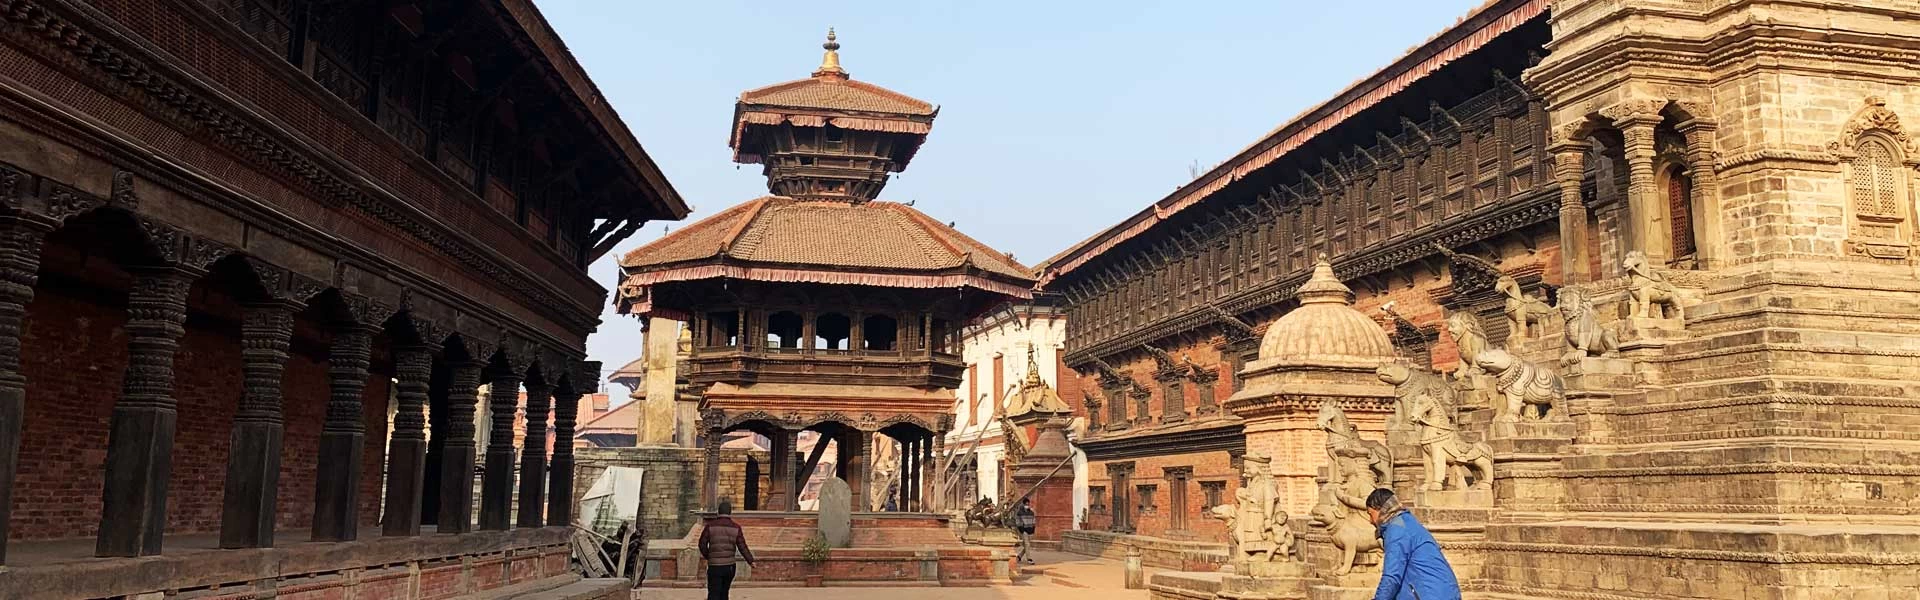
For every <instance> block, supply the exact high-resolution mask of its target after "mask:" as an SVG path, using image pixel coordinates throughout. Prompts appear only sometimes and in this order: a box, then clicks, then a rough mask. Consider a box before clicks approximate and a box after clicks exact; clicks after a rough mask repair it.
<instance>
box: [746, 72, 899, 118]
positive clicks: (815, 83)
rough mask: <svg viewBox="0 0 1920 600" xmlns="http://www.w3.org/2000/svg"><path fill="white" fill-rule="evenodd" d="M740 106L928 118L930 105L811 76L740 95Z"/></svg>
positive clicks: (869, 86)
mask: <svg viewBox="0 0 1920 600" xmlns="http://www.w3.org/2000/svg"><path fill="white" fill-rule="evenodd" d="M740 103H741V104H758V105H765V106H781V107H789V108H810V109H822V110H857V111H869V112H883V113H897V114H905V115H920V116H926V115H932V114H933V112H934V108H933V105H932V104H928V103H926V102H925V101H921V100H917V99H914V98H913V97H911V96H908V95H906V94H902V93H900V92H896V91H893V90H889V89H887V88H883V87H880V86H877V85H874V84H871V83H866V82H863V81H854V80H851V79H839V78H833V77H812V78H808V79H799V80H795V81H788V82H786V83H776V84H773V85H769V86H766V87H761V88H754V89H751V90H747V91H745V92H741V93H740Z"/></svg>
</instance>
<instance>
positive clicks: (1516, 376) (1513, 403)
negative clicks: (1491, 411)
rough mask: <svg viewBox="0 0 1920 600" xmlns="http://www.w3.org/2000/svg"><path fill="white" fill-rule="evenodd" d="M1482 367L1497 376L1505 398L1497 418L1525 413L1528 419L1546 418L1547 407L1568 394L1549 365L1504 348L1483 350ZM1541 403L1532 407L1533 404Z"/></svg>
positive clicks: (1496, 385) (1496, 382) (1512, 418)
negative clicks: (1535, 362) (1523, 357)
mask: <svg viewBox="0 0 1920 600" xmlns="http://www.w3.org/2000/svg"><path fill="white" fill-rule="evenodd" d="M1480 367H1481V368H1484V369H1486V370H1487V372H1488V373H1492V374H1493V376H1494V378H1495V379H1494V389H1497V390H1499V391H1500V393H1501V394H1502V395H1503V396H1504V397H1505V398H1506V403H1505V405H1504V406H1503V407H1502V410H1501V412H1500V415H1499V416H1497V417H1494V420H1495V421H1498V422H1513V421H1516V420H1518V419H1519V418H1520V416H1521V413H1526V415H1527V417H1528V418H1529V420H1539V419H1543V418H1546V415H1547V411H1549V410H1551V409H1552V407H1553V405H1554V404H1557V403H1559V402H1560V400H1561V398H1564V397H1565V396H1566V393H1567V392H1566V384H1565V383H1564V382H1562V381H1561V380H1560V375H1559V374H1556V373H1554V372H1553V371H1551V370H1549V369H1547V368H1546V367H1543V366H1540V365H1537V364H1534V363H1531V362H1528V361H1525V360H1521V359H1519V358H1517V357H1515V356H1513V355H1512V354H1507V351H1505V350H1499V349H1494V350H1488V351H1486V352H1484V353H1481V354H1480ZM1535 406H1537V407H1539V409H1538V410H1530V407H1535Z"/></svg>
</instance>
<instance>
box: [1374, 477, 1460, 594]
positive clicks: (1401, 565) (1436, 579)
mask: <svg viewBox="0 0 1920 600" xmlns="http://www.w3.org/2000/svg"><path fill="white" fill-rule="evenodd" d="M1367 516H1368V518H1370V519H1372V520H1373V524H1374V526H1375V527H1378V528H1380V529H1379V533H1380V547H1381V548H1382V549H1384V550H1385V551H1386V554H1387V557H1386V561H1385V562H1384V563H1382V564H1381V565H1380V587H1378V588H1375V589H1374V591H1373V600H1460V582H1459V581H1458V580H1456V579H1454V577H1453V565H1450V564H1447V557H1446V556H1445V555H1442V554H1441V553H1440V544H1439V543H1438V542H1435V541H1433V534H1431V533H1427V528H1426V526H1424V525H1421V524H1420V521H1417V520H1415V519H1414V518H1413V514H1412V513H1408V512H1407V511H1406V509H1403V508H1400V499H1399V498H1395V497H1394V496H1393V490H1389V489H1386V488H1381V489H1377V490H1374V491H1373V493H1372V494H1368V495H1367Z"/></svg>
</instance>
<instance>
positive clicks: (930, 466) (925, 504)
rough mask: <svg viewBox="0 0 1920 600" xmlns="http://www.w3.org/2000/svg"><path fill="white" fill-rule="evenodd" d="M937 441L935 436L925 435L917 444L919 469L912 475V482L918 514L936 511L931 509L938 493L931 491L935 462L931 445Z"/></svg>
mask: <svg viewBox="0 0 1920 600" xmlns="http://www.w3.org/2000/svg"><path fill="white" fill-rule="evenodd" d="M937 439H938V437H937V436H935V435H933V434H927V437H926V438H924V439H921V440H920V444H919V446H920V461H919V462H920V468H919V469H918V470H917V471H916V472H915V473H914V480H915V482H916V483H917V484H918V485H915V486H913V493H914V496H915V497H914V505H915V506H916V507H917V510H919V511H920V512H933V511H935V510H938V509H936V508H934V507H933V504H935V502H934V498H935V495H936V494H937V493H938V492H936V491H935V490H934V489H933V482H934V481H935V478H934V476H933V475H934V462H935V461H936V460H937V459H935V458H934V453H933V445H934V443H935V440H937Z"/></svg>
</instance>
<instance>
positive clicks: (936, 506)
mask: <svg viewBox="0 0 1920 600" xmlns="http://www.w3.org/2000/svg"><path fill="white" fill-rule="evenodd" d="M944 425H945V424H944V423H942V426H944ZM946 453H947V432H945V431H936V432H933V454H932V456H933V457H934V459H933V460H932V461H930V462H932V463H933V475H932V476H931V477H929V478H928V479H930V480H931V481H929V482H928V484H929V485H931V486H932V487H931V488H930V489H931V491H930V492H929V493H928V494H927V497H929V498H932V499H933V506H930V507H927V510H928V511H930V512H941V511H944V510H946V509H947V494H948V492H949V491H950V490H952V489H954V488H955V487H958V486H949V485H948V484H947V477H948V476H949V475H948V474H947V466H948V465H949V464H950V463H948V462H946V461H945V460H943V458H942V457H943V456H945V455H946Z"/></svg>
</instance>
